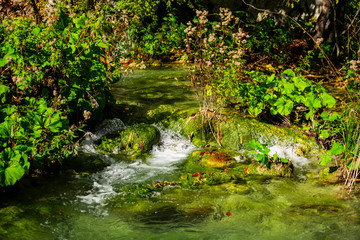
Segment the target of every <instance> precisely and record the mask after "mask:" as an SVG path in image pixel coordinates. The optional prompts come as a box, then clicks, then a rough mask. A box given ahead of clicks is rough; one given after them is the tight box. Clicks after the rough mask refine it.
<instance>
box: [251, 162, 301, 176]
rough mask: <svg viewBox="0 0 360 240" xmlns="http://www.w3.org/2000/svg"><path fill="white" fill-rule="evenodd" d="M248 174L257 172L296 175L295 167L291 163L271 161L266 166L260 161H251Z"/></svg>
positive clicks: (272, 174) (258, 173)
mask: <svg viewBox="0 0 360 240" xmlns="http://www.w3.org/2000/svg"><path fill="white" fill-rule="evenodd" d="M246 172H247V174H256V175H262V176H270V177H294V176H295V172H294V167H293V165H292V164H291V163H290V164H288V163H282V162H280V163H271V164H270V167H266V166H264V165H263V164H261V163H260V162H258V161H255V162H253V163H251V164H250V165H249V166H248V168H247V169H246Z"/></svg>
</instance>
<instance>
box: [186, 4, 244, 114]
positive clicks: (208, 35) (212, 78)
mask: <svg viewBox="0 0 360 240" xmlns="http://www.w3.org/2000/svg"><path fill="white" fill-rule="evenodd" d="M196 14H197V16H196V18H195V19H194V20H193V22H188V24H187V25H188V27H187V28H186V29H185V33H186V39H185V43H186V48H187V50H186V51H187V52H186V53H187V57H188V59H190V60H192V61H193V62H194V64H195V65H194V66H193V67H192V68H191V69H190V81H191V85H192V87H193V88H194V90H195V93H196V97H197V99H198V101H199V105H200V110H201V109H203V110H208V109H210V110H213V109H216V108H219V105H220V106H221V102H222V98H221V95H219V94H218V92H217V87H218V86H219V85H221V84H226V80H227V79H225V78H224V76H225V74H226V73H225V70H226V69H231V70H232V71H236V70H235V69H237V68H238V67H239V66H240V65H241V64H242V58H241V57H242V55H243V53H244V51H243V48H244V47H243V44H244V43H245V42H246V41H245V38H246V36H247V35H246V34H245V33H244V32H243V31H242V29H241V28H239V27H238V22H239V19H238V18H236V17H234V15H233V14H232V12H230V11H229V10H228V9H224V8H221V9H220V13H219V18H220V19H219V20H220V21H219V22H217V21H209V19H208V12H207V11H197V12H196Z"/></svg>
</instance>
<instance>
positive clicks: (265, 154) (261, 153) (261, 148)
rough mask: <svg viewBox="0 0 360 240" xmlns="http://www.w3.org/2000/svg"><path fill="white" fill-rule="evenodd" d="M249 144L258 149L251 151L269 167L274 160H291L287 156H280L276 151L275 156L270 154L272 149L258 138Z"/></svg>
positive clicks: (285, 161)
mask: <svg viewBox="0 0 360 240" xmlns="http://www.w3.org/2000/svg"><path fill="white" fill-rule="evenodd" d="M248 146H249V147H251V148H252V149H255V150H257V151H255V150H253V151H251V153H252V154H256V158H255V159H256V160H257V161H259V162H260V163H262V164H264V165H265V166H267V167H269V166H270V163H272V162H277V161H281V162H283V163H288V162H289V160H288V159H286V158H280V157H279V155H278V154H277V153H275V154H274V155H273V156H271V155H270V154H269V153H270V149H269V148H268V147H267V146H266V145H264V144H262V143H260V142H259V141H257V140H252V141H250V142H249V143H248Z"/></svg>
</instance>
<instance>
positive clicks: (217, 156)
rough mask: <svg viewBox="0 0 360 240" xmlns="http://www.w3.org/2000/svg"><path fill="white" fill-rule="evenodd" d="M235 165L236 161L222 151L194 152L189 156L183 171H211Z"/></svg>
mask: <svg viewBox="0 0 360 240" xmlns="http://www.w3.org/2000/svg"><path fill="white" fill-rule="evenodd" d="M235 164H236V160H235V159H234V158H233V157H231V156H230V155H229V154H228V153H226V152H224V151H212V150H205V151H195V152H193V153H192V154H190V155H189V157H188V159H187V161H186V164H185V170H186V171H187V172H199V171H206V170H211V169H214V168H215V169H225V168H229V167H232V166H234V165H235Z"/></svg>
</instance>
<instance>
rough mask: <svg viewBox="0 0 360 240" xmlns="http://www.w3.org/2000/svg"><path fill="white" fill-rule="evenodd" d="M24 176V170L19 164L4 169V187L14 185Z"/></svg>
mask: <svg viewBox="0 0 360 240" xmlns="http://www.w3.org/2000/svg"><path fill="white" fill-rule="evenodd" d="M24 174H25V170H24V169H23V168H22V167H21V166H20V164H16V165H12V166H10V167H8V168H6V169H5V186H11V185H14V184H15V182H16V181H18V180H20V179H21V178H22V176H23V175H24Z"/></svg>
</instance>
